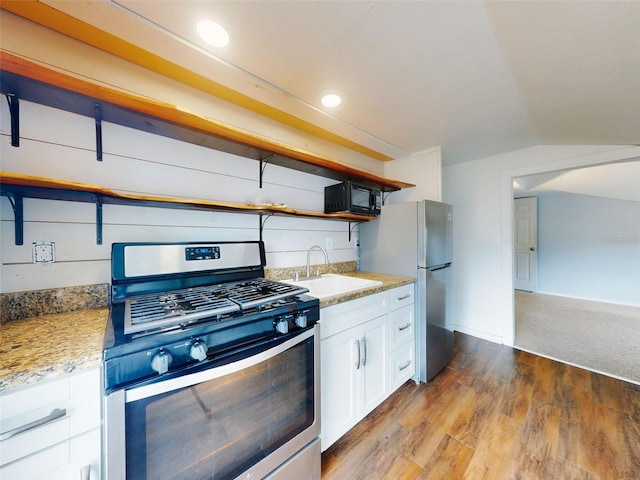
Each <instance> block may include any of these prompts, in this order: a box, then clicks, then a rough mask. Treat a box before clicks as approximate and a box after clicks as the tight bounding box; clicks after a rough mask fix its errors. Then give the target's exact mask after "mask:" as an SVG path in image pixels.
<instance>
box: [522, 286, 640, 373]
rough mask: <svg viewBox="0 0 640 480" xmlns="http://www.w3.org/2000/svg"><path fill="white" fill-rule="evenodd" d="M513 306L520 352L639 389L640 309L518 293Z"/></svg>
mask: <svg viewBox="0 0 640 480" xmlns="http://www.w3.org/2000/svg"><path fill="white" fill-rule="evenodd" d="M515 307H516V308H515V310H516V341H515V346H516V347H517V348H519V349H521V350H526V351H528V352H532V353H537V354H540V355H542V356H545V357H549V358H552V359H555V360H560V361H562V362H565V363H570V364H572V365H576V366H579V367H583V368H586V369H588V370H592V371H595V372H598V373H603V374H605V375H609V376H613V377H616V378H621V379H623V380H628V381H631V382H633V383H637V384H640V308H638V307H629V306H624V305H614V304H608V303H600V302H592V301H587V300H577V299H573V298H566V297H557V296H553V295H543V294H538V293H527V292H521V291H519V290H516V293H515Z"/></svg>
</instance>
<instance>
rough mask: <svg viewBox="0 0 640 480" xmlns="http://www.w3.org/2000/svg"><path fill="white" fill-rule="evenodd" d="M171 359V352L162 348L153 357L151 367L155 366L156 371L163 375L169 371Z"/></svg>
mask: <svg viewBox="0 0 640 480" xmlns="http://www.w3.org/2000/svg"><path fill="white" fill-rule="evenodd" d="M171 360H172V358H171V354H170V353H169V352H165V351H164V350H160V351H159V352H158V353H156V354H155V355H154V356H153V358H152V359H151V368H153V369H154V370H155V371H156V372H158V373H159V374H160V375H162V374H163V373H167V371H169V365H171Z"/></svg>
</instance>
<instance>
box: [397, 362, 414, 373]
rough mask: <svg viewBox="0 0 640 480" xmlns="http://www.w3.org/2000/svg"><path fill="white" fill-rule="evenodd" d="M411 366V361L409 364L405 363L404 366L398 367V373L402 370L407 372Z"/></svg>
mask: <svg viewBox="0 0 640 480" xmlns="http://www.w3.org/2000/svg"><path fill="white" fill-rule="evenodd" d="M409 365H411V360H407V363H405V364H404V365H403V366H401V367H398V371H400V372H401V371H402V370H406V369H407V368H409Z"/></svg>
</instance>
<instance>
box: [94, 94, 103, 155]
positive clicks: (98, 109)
mask: <svg viewBox="0 0 640 480" xmlns="http://www.w3.org/2000/svg"><path fill="white" fill-rule="evenodd" d="M94 108H95V119H96V160H98V161H99V162H101V161H102V107H101V106H100V104H99V103H96V104H95V106H94Z"/></svg>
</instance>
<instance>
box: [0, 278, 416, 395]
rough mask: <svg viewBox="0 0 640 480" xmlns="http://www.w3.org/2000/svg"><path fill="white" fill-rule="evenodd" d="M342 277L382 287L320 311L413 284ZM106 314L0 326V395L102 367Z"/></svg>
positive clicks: (326, 302) (341, 298) (329, 301)
mask: <svg viewBox="0 0 640 480" xmlns="http://www.w3.org/2000/svg"><path fill="white" fill-rule="evenodd" d="M342 275H349V276H353V277H360V278H366V279H369V280H379V281H381V282H382V285H380V286H377V287H371V288H366V289H363V290H358V291H356V292H350V293H347V294H344V295H338V296H335V297H330V298H326V299H323V300H321V301H320V308H324V307H328V306H331V305H336V304H338V303H342V302H346V301H349V300H355V299H356V298H360V297H364V296H366V295H372V294H374V293H379V292H383V291H386V290H390V289H392V288H396V287H401V286H403V285H409V284H411V283H414V282H415V278H412V277H401V276H396V275H385V274H379V273H369V272H348V273H342ZM108 317H109V309H108V308H96V309H93V308H86V309H82V310H76V311H73V312H65V313H52V314H47V315H40V316H36V317H29V318H25V319H22V320H15V321H10V322H7V323H5V324H3V325H2V326H0V393H1V392H4V391H6V390H10V389H13V388H18V387H22V386H25V385H30V384H34V383H37V382H39V381H41V380H46V379H50V378H55V377H58V376H61V375H65V374H67V373H71V372H74V371H78V370H82V369H85V368H90V367H95V366H100V365H101V364H102V348H103V343H104V334H105V329H106V326H107V320H108Z"/></svg>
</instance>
